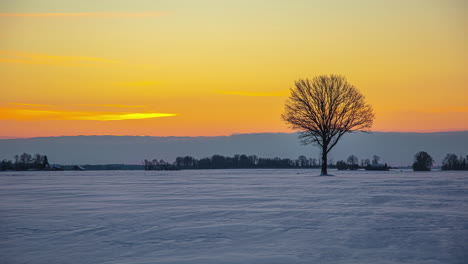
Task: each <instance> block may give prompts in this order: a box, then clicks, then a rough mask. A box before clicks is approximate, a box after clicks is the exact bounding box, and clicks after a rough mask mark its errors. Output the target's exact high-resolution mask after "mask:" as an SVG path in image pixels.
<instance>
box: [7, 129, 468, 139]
mask: <svg viewBox="0 0 468 264" xmlns="http://www.w3.org/2000/svg"><path fill="white" fill-rule="evenodd" d="M454 132H468V129H467V130H449V131H447V130H445V131H371V132H370V133H399V134H403V133H406V134H435V133H454ZM294 133H297V131H296V132H294V131H293V132H253V133H231V134H225V135H212V136H153V135H120V134H91V135H59V136H35V137H34V136H33V137H14V136H0V140H9V139H34V138H60V137H104V136H112V137H158V138H206V137H231V136H238V135H256V134H294Z"/></svg>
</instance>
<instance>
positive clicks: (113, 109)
mask: <svg viewBox="0 0 468 264" xmlns="http://www.w3.org/2000/svg"><path fill="white" fill-rule="evenodd" d="M467 3H468V2H467V1H462V0H460V1H450V0H436V1H433V0H401V1H400V0H391V1H379V0H368V1H364V0H362V1H347V0H343V1H312V0H290V1H280V0H235V1H234V0H233V1H228V0H226V1H221V0H212V1H205V0H197V1H195V0H194V1H190V0H186V1H182V0H166V1H163V0H160V1H157V0H99V1H96V0H80V1H75V0H73V1H72V0H2V1H0V33H1V41H0V85H1V86H0V87H1V90H0V92H1V96H0V138H7V137H38V136H61V135H103V134H106V135H109V134H111V135H151V136H214V135H230V134H233V133H257V132H290V131H291V130H289V129H288V127H287V125H286V124H285V123H284V122H283V121H282V120H281V118H280V116H281V113H282V111H283V106H284V102H285V100H286V98H287V96H288V93H289V91H288V90H289V88H290V87H291V86H292V85H293V84H294V80H296V79H299V78H306V77H313V76H315V75H319V74H329V73H333V74H342V75H345V76H347V78H348V80H349V81H350V82H351V83H352V84H354V85H355V86H356V87H357V88H358V89H359V90H360V91H361V92H362V93H363V94H364V95H365V96H366V98H367V101H368V102H369V103H370V104H371V105H372V106H373V108H374V111H375V114H376V119H375V122H374V126H373V129H372V130H375V131H413V132H426V131H427V132H429V131H454V130H468V48H467V47H468V16H466V13H467V11H468V4H467Z"/></svg>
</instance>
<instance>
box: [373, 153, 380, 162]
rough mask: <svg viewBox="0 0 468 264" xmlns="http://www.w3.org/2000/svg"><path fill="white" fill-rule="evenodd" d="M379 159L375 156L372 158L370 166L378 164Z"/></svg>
mask: <svg viewBox="0 0 468 264" xmlns="http://www.w3.org/2000/svg"><path fill="white" fill-rule="evenodd" d="M379 161H380V157H379V156H377V155H374V156H372V164H379Z"/></svg>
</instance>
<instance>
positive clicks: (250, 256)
mask: <svg viewBox="0 0 468 264" xmlns="http://www.w3.org/2000/svg"><path fill="white" fill-rule="evenodd" d="M331 173H333V174H335V176H333V177H318V176H316V175H318V174H319V172H318V171H316V170H210V171H174V172H143V171H134V172H128V171H106V172H95V171H86V172H23V173H16V172H2V173H0V263H2V264H3V263H44V264H46V263H47V264H52V263H60V264H66V263H103V264H111V263H112V264H117V263H119V264H121V263H135V264H138V263H147V264H149V263H172V264H174V263H203V264H224V263H242V264H248V263H265V264H274V263H308V264H309V263H360V264H361V263H373V264H374V263H379V264H380V263H383V264H385V263H428V264H429V263H468V173H467V172H429V173H414V172H409V171H403V172H401V171H393V172H364V171H357V172H336V171H333V170H332V171H331Z"/></svg>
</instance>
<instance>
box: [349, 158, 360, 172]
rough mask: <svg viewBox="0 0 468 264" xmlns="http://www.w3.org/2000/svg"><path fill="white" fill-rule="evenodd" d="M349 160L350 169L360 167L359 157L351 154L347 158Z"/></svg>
mask: <svg viewBox="0 0 468 264" xmlns="http://www.w3.org/2000/svg"><path fill="white" fill-rule="evenodd" d="M346 161H347V162H348V167H349V169H350V170H357V169H359V159H358V157H356V156H354V155H351V156H349V157H348V159H347V160H346Z"/></svg>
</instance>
